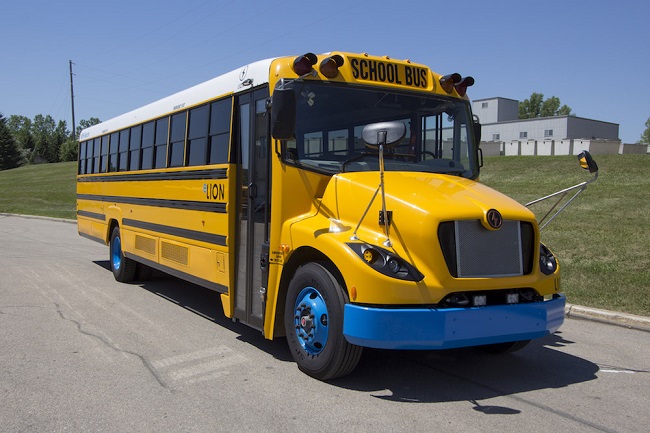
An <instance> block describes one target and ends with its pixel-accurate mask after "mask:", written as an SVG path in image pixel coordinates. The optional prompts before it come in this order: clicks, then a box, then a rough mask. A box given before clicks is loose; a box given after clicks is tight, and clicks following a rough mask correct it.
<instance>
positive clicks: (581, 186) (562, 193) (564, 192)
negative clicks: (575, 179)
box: [524, 172, 598, 230]
mask: <svg viewBox="0 0 650 433" xmlns="http://www.w3.org/2000/svg"><path fill="white" fill-rule="evenodd" d="M596 179H598V172H596V173H595V174H594V177H593V178H591V179H589V180H586V181H584V182H580V183H579V184H577V185H573V186H571V187H569V188H565V189H563V190H560V191H558V192H554V193H553V194H549V195H547V196H544V197H541V198H538V199H537V200H533V201H531V202H529V203H526V204H525V205H524V206H526V207H530V206H531V205H534V204H535V203H539V202H542V201H544V200H548V199H550V198H553V197H556V196H558V195H559V196H560V197H559V198H558V200H557V201H556V202H555V204H554V205H553V207H551V209H550V210H549V211H548V212H547V213H546V215H544V217H543V218H542V219H541V220H540V221H539V224H541V223H542V222H544V220H546V218H547V217H548V216H549V215H550V214H551V212H553V210H554V209H555V208H556V207H557V205H558V204H560V202H561V201H562V199H563V198H564V197H566V195H567V194H568V193H569V191H573V190H574V189H578V188H579V189H578V191H577V192H576V193H575V194H574V195H573V197H571V198H570V199H569V200H568V201H567V202H566V203H564V205H562V207H561V208H560V209H558V211H557V212H555V213H554V214H553V216H552V217H551V218H550V219H549V220H548V221H546V223H545V224H543V225H541V226H540V228H539V229H540V230H542V229H543V228H544V227H546V226H547V225H549V224H550V222H551V221H553V220H554V219H555V217H557V216H558V215H559V214H560V213H561V212H562V211H563V210H564V209H566V207H567V206H569V204H571V202H572V201H573V200H575V198H576V197H578V195H580V193H581V192H582V191H584V190H585V189H587V186H588V185H589V184H590V183H592V182H593V181H595V180H596Z"/></svg>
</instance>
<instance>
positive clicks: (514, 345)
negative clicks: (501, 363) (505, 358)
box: [478, 340, 530, 355]
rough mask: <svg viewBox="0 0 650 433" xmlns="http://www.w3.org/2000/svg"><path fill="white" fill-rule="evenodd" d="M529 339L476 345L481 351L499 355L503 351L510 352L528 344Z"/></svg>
mask: <svg viewBox="0 0 650 433" xmlns="http://www.w3.org/2000/svg"><path fill="white" fill-rule="evenodd" d="M528 343H530V340H521V341H511V342H509V343H497V344H487V345H485V346H478V349H480V350H482V351H483V352H487V353H492V354H494V355H500V354H504V353H512V352H516V351H518V350H521V349H523V348H524V347H526V346H528Z"/></svg>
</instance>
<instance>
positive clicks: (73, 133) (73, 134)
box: [70, 60, 77, 140]
mask: <svg viewBox="0 0 650 433" xmlns="http://www.w3.org/2000/svg"><path fill="white" fill-rule="evenodd" d="M73 64H74V63H72V60H70V101H72V104H71V105H72V139H73V140H75V139H76V138H77V127H76V125H75V123H74V88H73V87H72V76H73V75H74V74H73V73H72V65H73Z"/></svg>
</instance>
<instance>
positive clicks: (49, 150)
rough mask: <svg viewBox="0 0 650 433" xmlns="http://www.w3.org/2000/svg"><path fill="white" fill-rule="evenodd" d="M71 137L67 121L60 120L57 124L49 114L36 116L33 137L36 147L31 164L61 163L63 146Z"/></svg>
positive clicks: (33, 124)
mask: <svg viewBox="0 0 650 433" xmlns="http://www.w3.org/2000/svg"><path fill="white" fill-rule="evenodd" d="M69 135H70V132H69V131H68V128H67V126H66V122H65V120H59V123H58V124H57V123H56V122H55V121H54V119H53V118H52V116H50V115H49V114H48V115H47V116H43V115H42V114H37V115H36V116H34V122H33V123H32V136H33V137H34V143H35V145H34V152H33V153H32V156H31V162H33V163H40V162H59V154H60V150H61V145H62V144H63V142H65V140H66V139H67V138H68V136H69Z"/></svg>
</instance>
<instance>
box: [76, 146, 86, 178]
mask: <svg viewBox="0 0 650 433" xmlns="http://www.w3.org/2000/svg"><path fill="white" fill-rule="evenodd" d="M86 145H87V142H85V141H82V142H81V143H79V169H78V171H77V173H79V174H86Z"/></svg>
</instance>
